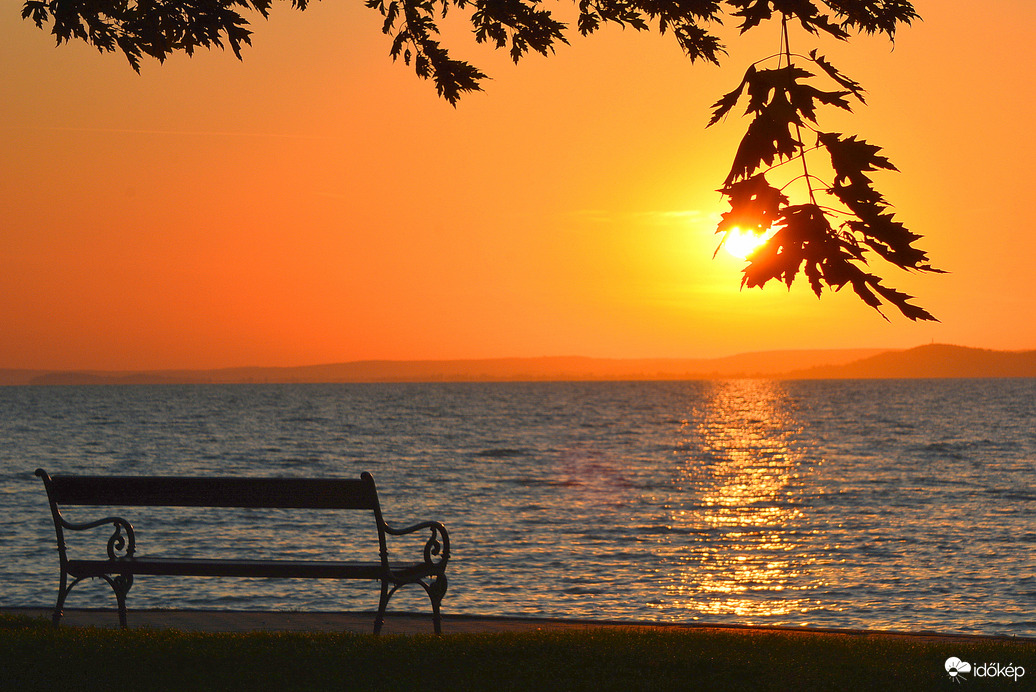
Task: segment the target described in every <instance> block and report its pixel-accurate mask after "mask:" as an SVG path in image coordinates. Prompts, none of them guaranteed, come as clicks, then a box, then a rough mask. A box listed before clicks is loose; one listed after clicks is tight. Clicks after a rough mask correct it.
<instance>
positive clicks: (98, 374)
mask: <svg viewBox="0 0 1036 692" xmlns="http://www.w3.org/2000/svg"><path fill="white" fill-rule="evenodd" d="M738 377H769V378H776V379H789V380H790V379H860V378H919V377H1036V351H1022V352H1015V351H989V350H985V349H978V348H966V347H963V346H947V345H943V344H933V345H929V346H919V347H917V348H912V349H909V350H885V349H845V350H813V351H809V350H801V351H760V352H755V353H742V354H739V355H736V356H728V357H725V358H697V359H677V358H648V359H618V358H615V359H613V358H585V357H581V356H561V357H544V358H493V359H484V360H420V361H393V360H368V361H353V362H349V363H333V364H327V365H310V366H303V367H294V368H226V369H220V370H154V371H140V372H129V371H125V372H102V371H74V372H58V371H53V372H48V371H41V370H0V385H30V384H31V385H86V384H94V385H97V384H106V385H110V384H209V383H212V384H234V383H251V382H254V383H277V382H313V383H316V382H531V381H592V380H704V379H730V378H738Z"/></svg>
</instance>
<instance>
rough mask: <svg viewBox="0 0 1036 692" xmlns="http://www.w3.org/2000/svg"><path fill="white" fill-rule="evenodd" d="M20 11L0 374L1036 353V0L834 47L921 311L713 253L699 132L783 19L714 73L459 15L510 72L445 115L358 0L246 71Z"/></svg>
mask: <svg viewBox="0 0 1036 692" xmlns="http://www.w3.org/2000/svg"><path fill="white" fill-rule="evenodd" d="M20 6H21V3H20V2H19V3H11V6H10V7H5V9H4V10H3V13H2V14H0V31H2V32H3V37H4V40H3V42H0V60H2V64H3V65H4V75H5V76H4V79H3V82H2V85H0V90H2V96H0V131H2V132H3V135H4V146H3V147H2V149H0V152H2V153H0V157H2V161H0V165H2V166H3V171H4V174H3V176H2V178H0V208H2V214H3V216H2V219H3V220H2V224H0V368H5V367H6V368H83V369H87V368H92V369H150V368H207V367H222V366H234V365H303V364H312V363H322V362H336V361H347V360H358V359H373V358H379V359H380V358H385V359H439V358H475V357H495V356H538V355H562V354H580V355H589V356H613V357H627V356H628V357H654V356H674V357H679V356H686V357H699V356H719V355H726V354H731V353H737V352H742V351H757V350H769V349H784V348H843V347H910V346H915V345H919V344H922V343H928V342H931V341H936V342H945V343H955V344H961V345H968V346H980V347H988V348H998V349H1026V348H1027V349H1032V348H1036V319H1033V317H1032V309H1033V296H1034V289H1033V287H1032V284H1031V283H1030V282H1031V274H1032V271H1031V268H1030V265H1031V262H1032V257H1033V256H1034V254H1036V240H1034V237H1033V227H1032V220H1031V219H1032V214H1031V211H1030V208H1031V206H1032V201H1031V200H1032V192H1031V189H1030V188H1031V183H1032V181H1033V176H1032V173H1031V162H1032V161H1033V160H1034V159H1036V147H1034V136H1033V113H1034V112H1036V108H1034V106H1036V103H1034V101H1036V97H1034V95H1033V94H1034V90H1033V88H1032V67H1033V66H1032V60H1031V46H1032V45H1033V43H1034V41H1036V30H1034V27H1036V4H1034V3H1033V2H1031V0H1002V1H1001V2H998V3H996V4H995V8H996V13H995V14H990V15H988V16H985V15H983V14H979V13H977V12H978V10H976V8H977V7H978V5H977V4H976V3H974V2H965V1H964V0H940V2H923V1H920V2H916V6H917V8H918V11H919V12H920V13H921V15H922V16H923V17H924V18H925V21H924V22H923V23H919V24H916V25H915V26H914V27H911V28H908V29H904V30H903V31H902V32H901V34H900V35H899V37H898V39H897V42H896V45H895V50H894V51H893V50H890V44H889V43H888V42H887V41H886V40H884V39H881V38H860V39H857V40H855V41H853V42H852V43H850V44H849V45H844V44H838V43H837V42H834V41H822V42H821V43H820V48H821V51H822V52H823V53H825V54H827V55H828V56H829V58H830V59H831V61H832V62H834V63H835V64H836V65H837V66H839V67H840V68H842V69H843V71H845V72H846V73H848V74H849V76H851V77H853V78H855V79H857V80H859V81H861V82H862V83H863V85H864V86H865V87H866V88H867V89H868V92H869V97H868V105H867V106H862V107H859V108H857V113H856V115H855V116H850V117H849V118H848V119H847V118H843V117H841V116H838V115H837V114H833V113H828V114H826V115H827V117H826V118H825V114H821V120H820V123H821V126H822V127H826V128H827V129H836V130H842V131H847V132H855V133H858V134H860V135H861V136H862V137H864V138H865V139H867V140H869V141H871V142H873V143H876V144H879V145H881V146H882V147H884V149H885V152H884V153H886V154H887V155H888V156H889V157H890V158H891V159H892V161H893V162H894V163H895V164H896V165H897V166H898V167H899V169H900V170H901V171H902V173H899V174H896V173H890V174H881V175H879V176H877V187H878V188H879V189H880V190H882V191H883V192H884V193H885V194H886V196H887V197H888V198H889V200H890V201H891V202H893V203H894V204H895V205H896V212H897V215H898V218H899V219H900V220H902V221H903V222H905V223H906V224H907V226H908V227H909V228H910V229H911V230H913V231H915V232H918V233H921V234H923V235H924V236H926V237H925V239H924V240H923V241H921V242H920V243H919V245H920V246H921V247H922V248H924V249H926V250H928V251H929V254H930V257H931V258H932V261H933V263H934V264H935V265H936V266H938V267H940V268H944V269H947V270H949V271H950V272H951V273H950V274H947V275H926V276H915V275H908V274H905V273H903V272H901V271H898V270H897V271H895V272H894V273H892V269H891V267H889V268H888V269H886V268H885V267H880V266H878V265H875V269H877V270H878V271H879V273H884V274H889V283H890V284H891V285H893V286H896V287H898V288H901V289H903V290H906V291H907V292H909V293H911V294H914V295H916V296H918V300H917V302H918V303H919V304H921V305H923V306H924V307H926V308H928V309H929V310H931V311H932V312H933V313H934V314H935V315H936V316H937V317H939V318H940V319H941V320H942V322H941V323H940V324H933V325H919V324H915V323H912V322H909V321H908V320H906V319H904V318H902V317H900V316H899V315H898V312H897V311H895V310H894V309H892V308H890V309H889V310H887V314H888V315H889V317H890V320H891V321H890V322H886V321H885V320H883V319H882V318H881V317H880V316H879V315H878V314H877V313H875V312H874V311H873V310H871V309H870V308H867V307H866V306H864V305H863V304H862V303H861V302H860V301H859V300H857V299H856V298H855V296H854V295H853V294H852V293H851V291H849V290H848V289H847V290H845V291H843V292H842V293H839V294H833V293H829V294H826V295H825V296H824V298H823V299H822V300H819V301H818V300H817V299H816V298H815V297H814V296H813V294H812V293H811V291H810V290H809V288H808V286H806V285H804V284H803V285H796V286H795V287H794V288H793V289H792V290H791V291H790V292H788V291H787V290H785V289H783V288H782V287H781V286H779V285H777V284H771V285H770V286H768V287H767V288H766V289H765V290H763V291H760V290H758V289H754V290H750V291H749V290H745V291H740V290H739V283H740V272H739V269H740V263H739V262H738V261H737V260H735V259H733V258H732V257H729V256H727V255H726V254H725V253H722V254H720V255H719V256H717V258H716V259H715V260H713V259H712V251H713V249H714V248H715V245H716V241H717V239H716V236H714V235H713V230H714V225H715V220H716V217H717V215H718V214H719V213H720V212H721V211H723V210H724V209H725V208H726V205H725V203H723V201H722V199H721V197H720V195H719V194H718V193H716V192H715V190H716V188H718V187H719V186H720V184H721V183H722V180H723V178H724V177H725V175H726V173H727V170H728V169H729V166H730V160H731V158H732V156H733V153H734V150H735V148H736V145H737V141H738V139H739V138H740V136H741V134H742V133H743V131H744V128H745V127H746V125H747V120H743V119H741V118H737V117H731V118H728V119H727V120H726V121H725V122H723V123H721V124H720V125H718V126H716V127H714V128H710V129H709V130H705V129H704V125H705V123H706V122H707V121H708V116H709V106H710V105H711V104H712V103H713V102H714V101H715V100H716V99H717V98H718V97H719V96H720V95H722V94H723V93H725V92H726V91H728V90H729V89H731V88H733V87H734V86H735V85H736V84H737V82H738V81H739V80H740V78H741V74H742V72H743V71H744V68H745V67H746V66H747V64H748V63H750V62H752V61H754V60H757V59H759V58H761V57H764V56H765V55H767V54H769V53H771V52H773V51H774V50H776V47H777V43H778V36H777V28H776V27H771V28H764V29H757V30H755V31H754V32H753V33H754V34H755V38H754V39H747V40H745V39H741V40H737V39H736V38H735V37H734V35H733V34H729V35H730V36H731V39H732V40H731V41H729V42H728V46H729V48H730V55H729V56H728V58H727V60H726V64H725V66H724V67H722V68H715V67H712V66H707V65H691V64H690V63H689V62H688V61H687V60H686V59H685V58H683V57H682V55H681V54H680V51H679V49H678V47H677V46H676V44H675V42H674V41H673V40H672V39H671V37H664V38H659V37H658V36H657V35H654V34H639V35H638V34H636V33H634V32H631V31H626V32H623V31H621V30H618V29H612V30H607V31H605V32H602V34H600V35H597V36H595V37H592V38H591V39H588V40H582V39H579V38H578V37H573V39H572V45H571V46H569V47H561V48H560V49H559V51H558V54H557V55H555V56H553V57H551V58H541V57H538V56H533V57H530V58H528V59H527V60H525V61H524V62H523V63H522V64H521V65H519V66H518V67H517V68H516V67H514V66H512V65H511V64H510V63H509V61H508V60H507V58H506V56H505V55H503V54H500V55H496V54H492V53H490V52H487V51H486V50H484V49H482V48H480V47H475V46H474V44H473V41H470V40H468V39H467V37H466V36H464V35H463V34H460V33H458V34H456V35H452V34H451V38H450V41H451V42H452V43H453V44H455V45H456V46H457V50H456V52H457V54H458V55H459V56H466V57H470V58H472V59H473V60H474V61H475V62H476V63H477V64H478V65H479V66H480V67H481V68H482V69H483V70H484V71H487V72H489V74H490V75H491V76H492V77H493V78H494V79H493V81H491V82H488V83H487V84H486V92H485V93H483V94H475V95H470V96H468V97H466V98H465V99H464V100H462V102H461V104H460V105H459V107H458V108H457V109H453V108H451V107H450V106H449V105H448V104H446V103H445V102H444V101H441V100H439V99H438V98H437V97H436V95H435V91H434V88H433V87H432V85H431V84H430V83H428V82H424V81H421V80H419V79H417V78H416V77H415V76H414V75H413V73H412V71H411V70H410V69H409V68H407V67H405V66H403V65H402V64H401V63H400V64H393V63H392V62H391V61H390V59H389V57H388V39H387V38H386V37H384V36H383V35H382V34H381V33H380V30H379V29H380V19H379V17H378V16H377V15H376V14H375V13H373V12H371V11H370V10H367V9H365V8H364V7H363V6H362V3H360V2H341V1H340V0H324V1H323V2H320V3H315V4H313V5H312V6H311V8H310V9H309V10H307V11H306V12H304V13H299V12H296V11H293V10H291V9H290V6H289V4H288V3H278V4H277V6H276V7H275V11H274V13H273V17H272V19H271V21H269V22H263V21H262V20H257V21H256V22H255V24H254V26H253V29H254V30H255V37H254V40H255V45H254V46H253V47H252V48H250V49H247V50H246V53H245V60H244V62H238V61H237V60H236V59H234V57H233V55H232V54H229V53H222V52H213V53H202V54H199V55H196V56H195V57H194V58H193V59H188V58H186V57H183V56H177V57H175V58H173V59H171V60H170V61H168V62H167V63H166V64H165V65H159V64H158V63H155V62H148V63H145V64H144V67H143V74H142V75H140V76H138V75H136V74H135V73H134V72H133V71H132V70H131V69H130V68H129V66H128V65H127V64H126V62H125V60H124V59H123V58H122V57H121V56H119V55H100V54H98V53H97V52H96V51H95V50H94V49H92V48H89V47H87V46H84V45H78V44H77V45H67V46H63V47H61V48H54V46H53V41H52V39H51V38H50V36H49V35H47V34H45V33H44V32H41V31H38V30H37V29H35V27H34V26H33V25H32V24H31V23H29V22H23V21H21V20H20V18H19V10H20ZM560 7H568V5H567V4H564V5H560ZM792 42H793V48H796V49H798V50H800V51H801V52H805V51H807V50H808V49H809V48H810V47H812V46H813V45H814V44H813V42H811V40H810V39H809V38H808V37H805V36H802V35H801V34H798V35H796V34H793V35H792Z"/></svg>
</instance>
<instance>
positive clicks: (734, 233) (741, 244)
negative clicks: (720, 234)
mask: <svg viewBox="0 0 1036 692" xmlns="http://www.w3.org/2000/svg"><path fill="white" fill-rule="evenodd" d="M766 240H767V238H766V236H765V235H759V234H757V233H753V232H752V231H744V230H742V229H740V228H737V227H735V228H732V229H730V230H729V231H727V235H726V237H725V238H723V247H724V248H726V250H727V252H729V253H730V254H731V255H733V256H734V257H737V258H738V259H748V256H749V255H751V254H752V253H753V252H755V251H756V250H757V249H758V248H759V246H761V245H762V244H763V243H765V242H766Z"/></svg>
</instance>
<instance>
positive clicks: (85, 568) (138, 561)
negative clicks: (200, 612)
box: [68, 557, 434, 579]
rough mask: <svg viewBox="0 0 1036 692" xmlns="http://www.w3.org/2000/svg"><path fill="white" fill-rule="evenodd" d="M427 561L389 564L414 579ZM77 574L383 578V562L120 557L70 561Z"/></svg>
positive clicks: (426, 572)
mask: <svg viewBox="0 0 1036 692" xmlns="http://www.w3.org/2000/svg"><path fill="white" fill-rule="evenodd" d="M429 567H431V565H429V564H427V563H424V562H416V563H398V564H395V563H390V564H389V571H390V574H391V576H392V577H394V578H397V579H398V578H405V579H414V578H419V577H422V576H429V575H431V574H433V573H434V572H433V571H432V570H430V569H429ZM68 573H69V574H71V575H72V576H74V577H83V578H85V577H99V576H101V575H103V574H110V575H113V574H133V575H137V574H151V575H163V576H183V577H275V578H304V579H381V577H382V576H383V571H382V567H381V563H380V562H326V561H306V560H222V559H220V560H209V559H203V558H191V559H184V558H138V557H134V558H120V559H117V560H69V561H68Z"/></svg>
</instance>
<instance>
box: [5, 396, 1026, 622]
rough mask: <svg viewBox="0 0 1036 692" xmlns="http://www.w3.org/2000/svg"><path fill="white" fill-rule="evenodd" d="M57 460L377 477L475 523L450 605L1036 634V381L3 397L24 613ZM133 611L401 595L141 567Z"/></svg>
mask: <svg viewBox="0 0 1036 692" xmlns="http://www.w3.org/2000/svg"><path fill="white" fill-rule="evenodd" d="M37 467H43V468H45V469H46V470H48V471H50V472H51V473H106V474H126V475H133V474H163V475H217V474H218V475H262V476H267V475H273V476H324V477H332V476H334V477H356V476H358V475H359V473H360V472H361V471H364V470H368V471H370V472H372V473H373V474H374V477H375V479H376V480H377V482H378V486H379V490H380V493H381V496H382V506H383V508H384V511H385V515H386V519H387V520H388V521H389V522H390V523H393V524H396V525H405V524H408V523H411V522H413V521H418V520H423V519H438V520H441V521H442V522H443V523H445V524H446V526H447V528H448V529H449V531H450V537H451V540H452V543H453V557H452V558H451V561H450V565H449V568H448V572H447V573H448V575H449V579H450V582H449V591H448V593H447V595H446V599H445V601H444V609H445V611H446V612H447V613H464V614H489V615H520V616H541V617H551V616H565V617H578V618H589V619H602V620H604V619H607V620H629V621H639V620H652V621H665V622H716V623H720V622H736V623H753V624H788V625H813V626H824V627H851V628H856V627H859V628H879V629H899V630H915V629H925V630H936V631H943V632H972V633H976V632H977V633H990V634H992V633H996V634H1005V633H1006V634H1017V635H1026V636H1034V635H1036V559H1034V548H1036V380H1031V379H1009V380H909V381H907V380H903V381H891V380H885V381H821V382H812V381H811V382H805V381H802V382H777V381H768V380H734V381H717V382H620V383H614V382H610V383H506V384H500V383H492V384H482V383H475V384H452V383H451V384H369V385H358V384H329V385H230V386H216V385H211V386H206V385H198V386H139V387H138V386H119V387H4V388H0V510H2V515H0V516H3V518H4V519H3V520H4V523H5V530H4V531H3V533H2V535H0V554H2V555H3V563H2V565H3V566H2V567H0V577H2V580H0V605H4V606H49V605H52V604H53V600H54V596H55V592H56V586H57V567H58V565H57V555H56V552H55V548H54V532H53V527H52V523H51V520H50V516H49V510H48V507H47V505H46V500H45V494H44V490H43V486H42V483H41V482H40V481H39V479H37V478H35V477H34V476H33V471H34V469H36V468H37ZM92 511H93V510H88V511H87V512H86V513H84V514H75V515H73V516H72V517H71V518H72V519H73V520H77V519H78V520H85V519H86V518H88V517H87V515H88V514H91V512H92ZM118 513H120V514H122V515H124V516H126V517H127V518H129V519H130V520H131V521H132V522H133V523H134V525H135V527H136V528H137V532H138V552H140V553H142V554H146V553H152V554H154V553H163V552H164V553H166V554H176V553H177V552H181V551H184V550H189V551H191V552H192V553H194V554H213V555H220V554H227V553H235V551H236V552H237V553H239V554H248V555H252V554H263V555H278V554H285V555H294V556H305V557H310V558H314V559H334V558H336V557H343V558H346V559H349V558H356V557H362V558H367V557H371V554H373V555H376V547H375V546H371V545H370V542H369V541H370V539H371V538H372V537H373V531H372V527H371V526H368V525H364V526H354V525H353V523H352V522H346V523H345V524H344V525H343V524H340V523H339V520H340V519H341V517H339V516H335V513H315V514H313V513H310V514H304V513H292V512H289V511H285V510H280V511H275V512H257V511H255V510H251V511H249V510H241V511H236V510H232V511H230V512H227V511H226V510H224V511H222V512H216V513H214V512H212V511H211V510H188V509H175V510H154V509H137V508H132V509H130V508H123V509H121V510H119V512H118ZM94 514H96V512H94ZM339 514H341V513H339ZM347 514H353V513H347ZM91 516H93V515H91ZM78 537H79V536H78V535H73V536H72V538H70V542H71V541H72V540H73V539H75V538H78ZM106 537H107V533H104V535H103V536H102V538H106ZM404 548H409V546H404ZM129 604H130V608H131V609H132V608H145V607H195V608H214V609H219V608H227V609H238V608H268V609H281V610H290V609H303V610H342V609H345V610H373V609H374V608H376V604H377V587H376V585H375V584H373V583H365V582H360V583H355V582H352V583H345V584H342V583H336V582H332V581H316V580H312V581H311V580H241V581H237V580H225V579H179V580H178V579H173V578H155V577H151V578H149V577H141V578H139V579H138V580H137V581H136V583H135V585H134V587H133V589H132V590H131V592H130V595H129ZM68 605H69V607H111V606H113V605H114V598H113V597H112V595H111V591H110V589H109V588H108V587H107V585H105V584H104V583H103V582H99V581H97V580H93V582H90V583H84V584H81V585H79V586H78V587H77V588H76V590H74V591H73V592H72V595H71V596H70V599H69V603H68ZM392 606H394V607H395V608H396V609H399V610H417V611H427V607H428V606H427V599H426V597H425V596H424V593H423V592H422V591H421V590H420V589H416V588H413V587H411V588H410V593H409V594H407V590H406V589H404V590H403V591H401V592H400V593H399V594H397V596H396V597H395V598H394V599H393V601H392Z"/></svg>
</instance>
